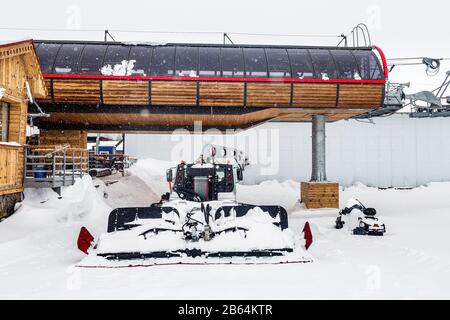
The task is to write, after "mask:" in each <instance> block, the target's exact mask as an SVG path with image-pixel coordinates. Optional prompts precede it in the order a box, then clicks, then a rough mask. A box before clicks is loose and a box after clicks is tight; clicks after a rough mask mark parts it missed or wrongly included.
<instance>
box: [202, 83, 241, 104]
mask: <svg viewBox="0 0 450 320" xmlns="http://www.w3.org/2000/svg"><path fill="white" fill-rule="evenodd" d="M243 105H244V84H243V83H239V82H237V83H236V82H200V106H205V107H222V106H227V107H242V106H243Z"/></svg>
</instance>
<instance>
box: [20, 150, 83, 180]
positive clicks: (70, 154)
mask: <svg viewBox="0 0 450 320" xmlns="http://www.w3.org/2000/svg"><path fill="white" fill-rule="evenodd" d="M25 159H26V160H25V161H26V162H25V181H24V186H25V187H26V188H60V187H63V186H70V185H73V184H74V183H75V179H76V178H81V177H82V176H83V175H84V174H86V173H87V172H88V169H89V161H88V160H89V158H88V151H87V150H86V149H80V148H70V147H69V146H42V145H40V146H27V147H26V156H25Z"/></svg>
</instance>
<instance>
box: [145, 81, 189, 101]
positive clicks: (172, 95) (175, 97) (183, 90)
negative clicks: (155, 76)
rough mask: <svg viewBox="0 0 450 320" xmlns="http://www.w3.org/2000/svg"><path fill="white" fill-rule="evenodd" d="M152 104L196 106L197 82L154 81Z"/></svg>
mask: <svg viewBox="0 0 450 320" xmlns="http://www.w3.org/2000/svg"><path fill="white" fill-rule="evenodd" d="M151 91H152V98H151V99H152V104H153V105H161V106H165V105H170V106H196V105H197V82H196V81H152V88H151Z"/></svg>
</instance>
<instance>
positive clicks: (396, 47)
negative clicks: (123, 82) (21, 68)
mask: <svg viewBox="0 0 450 320" xmlns="http://www.w3.org/2000/svg"><path fill="white" fill-rule="evenodd" d="M24 6H26V7H27V10H26V11H24ZM449 9H450V4H449V3H448V2H447V1H441V0H427V1H393V0H391V1H388V0H371V1H367V0H348V1H344V0H341V1H324V0H322V1H319V0H315V1H300V0H297V1H287V0H272V1H266V0H257V1H249V0H226V1H213V0H190V1H187V0H174V1H162V0H161V1H150V0H146V1H137V0H126V1H116V0H109V1H105V0H95V1H94V0H59V1H50V0H40V1H25V0H22V1H7V2H5V3H4V4H2V11H4V12H7V14H2V19H1V20H0V28H41V29H42V28H52V29H54V28H57V29H66V31H62V32H49V31H48V32H45V31H9V30H3V29H0V41H6V40H17V39H23V38H34V39H82V40H102V39H103V33H102V32H81V31H76V32H74V31H70V30H71V29H78V30H86V29H102V30H103V29H121V30H124V29H126V30H157V31H200V32H205V31H206V32H210V31H217V32H248V33H280V34H326V35H336V38H319V39H311V38H290V37H287V38H280V37H268V36H258V37H250V36H242V35H231V37H232V39H233V41H234V42H235V43H260V44H280V43H283V44H297V45H302V44H315V45H336V44H337V42H338V41H339V39H338V38H337V35H339V34H341V33H348V32H349V31H350V29H351V28H352V27H353V26H354V25H356V24H357V23H359V22H365V23H367V24H368V25H369V28H370V30H371V35H372V43H373V44H376V45H378V46H380V47H381V48H382V49H383V50H384V51H385V53H386V55H387V56H388V57H391V58H396V57H411V56H430V57H450V41H448V39H447V38H446V35H447V32H446V31H447V30H448V14H449V12H450V10H449ZM112 34H113V36H114V37H115V38H116V40H118V41H156V42H217V43H219V42H221V41H222V37H221V35H219V34H217V35H205V34H202V35H198V34H197V35H186V34H181V35H180V34H179V35H176V34H162V35H157V34H142V33H133V34H130V33H119V32H112ZM423 70H424V67H423V66H419V67H398V69H396V70H395V71H394V72H393V73H392V74H391V78H392V80H394V81H402V82H403V81H412V84H413V86H412V88H411V90H415V89H417V90H423V89H431V88H434V87H435V86H437V85H438V84H440V82H441V81H442V79H443V77H444V76H445V71H446V70H450V63H448V62H446V63H444V64H443V66H442V70H441V72H440V74H439V75H438V76H437V77H435V78H428V77H427V76H426V74H425V72H424V71H423Z"/></svg>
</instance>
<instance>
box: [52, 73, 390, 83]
mask: <svg viewBox="0 0 450 320" xmlns="http://www.w3.org/2000/svg"><path fill="white" fill-rule="evenodd" d="M44 78H47V79H91V80H146V81H148V80H155V81H158V80H159V81H217V82H279V83H292V82H294V83H354V84H386V80H352V79H330V80H323V79H298V78H249V77H189V76H182V77H179V76H105V75H96V74H58V73H46V74H44Z"/></svg>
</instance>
